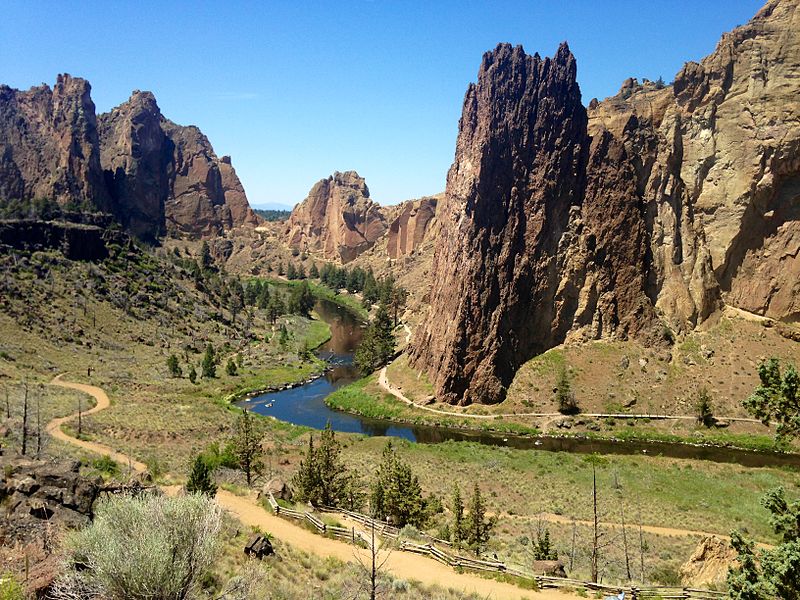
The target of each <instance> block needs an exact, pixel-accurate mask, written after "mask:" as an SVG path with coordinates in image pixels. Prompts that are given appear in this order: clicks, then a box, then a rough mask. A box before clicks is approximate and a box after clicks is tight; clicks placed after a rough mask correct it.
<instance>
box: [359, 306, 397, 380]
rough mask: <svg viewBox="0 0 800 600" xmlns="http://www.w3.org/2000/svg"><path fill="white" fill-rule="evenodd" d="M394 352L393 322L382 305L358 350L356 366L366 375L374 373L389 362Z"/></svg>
mask: <svg viewBox="0 0 800 600" xmlns="http://www.w3.org/2000/svg"><path fill="white" fill-rule="evenodd" d="M394 350H395V340H394V334H393V333H392V322H391V319H390V318H389V313H388V312H387V311H386V307H385V306H384V305H383V304H381V305H380V306H379V307H378V311H377V312H376V313H375V318H374V319H373V320H372V322H371V323H370V324H369V326H368V327H367V330H366V331H365V332H364V337H363V338H362V340H361V344H359V346H358V349H357V350H356V353H355V357H354V360H355V363H356V366H357V367H358V368H359V369H360V370H361V371H362V372H364V373H372V372H373V371H375V370H377V369H379V368H380V367H382V366H383V365H385V364H386V363H387V362H389V360H390V359H391V358H392V355H393V354H394Z"/></svg>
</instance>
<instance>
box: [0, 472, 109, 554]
mask: <svg viewBox="0 0 800 600" xmlns="http://www.w3.org/2000/svg"><path fill="white" fill-rule="evenodd" d="M0 466H2V469H3V471H2V473H3V479H2V480H0V500H1V502H0V512H2V514H3V519H0V522H2V527H0V537H3V538H7V539H12V540H30V539H35V538H37V537H41V535H43V531H44V529H46V528H47V527H50V526H53V525H56V526H63V527H67V528H70V529H75V528H79V527H82V526H84V525H86V524H87V523H88V522H89V521H90V520H91V518H92V516H93V512H92V508H93V505H94V501H95V500H96V499H97V497H98V495H99V494H100V484H101V483H102V481H101V480H100V479H87V478H86V477H83V476H81V475H80V474H79V472H78V471H79V468H80V463H78V462H58V463H50V462H45V461H36V460H29V459H25V458H11V457H0Z"/></svg>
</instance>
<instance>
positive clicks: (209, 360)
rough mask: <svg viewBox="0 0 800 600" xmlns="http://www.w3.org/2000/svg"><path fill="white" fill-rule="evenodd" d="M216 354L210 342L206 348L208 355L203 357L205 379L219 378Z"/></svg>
mask: <svg viewBox="0 0 800 600" xmlns="http://www.w3.org/2000/svg"><path fill="white" fill-rule="evenodd" d="M216 358H217V357H216V354H215V352H214V346H212V345H211V343H210V342H209V343H208V345H207V346H206V353H205V355H204V356H203V364H202V365H201V366H202V371H203V378H205V379H212V378H214V377H216V376H217V363H216Z"/></svg>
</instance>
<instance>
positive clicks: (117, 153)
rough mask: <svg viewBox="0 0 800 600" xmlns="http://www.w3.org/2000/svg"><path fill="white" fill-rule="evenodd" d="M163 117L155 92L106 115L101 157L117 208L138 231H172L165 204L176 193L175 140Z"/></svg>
mask: <svg viewBox="0 0 800 600" xmlns="http://www.w3.org/2000/svg"><path fill="white" fill-rule="evenodd" d="M162 120H163V117H162V116H161V111H160V110H159V108H158V104H157V103H156V99H155V97H154V96H153V94H151V93H150V92H138V91H136V92H134V93H133V94H132V95H131V97H130V100H128V101H127V102H125V103H124V104H121V105H120V106H118V107H116V108H115V109H113V110H112V111H111V112H109V113H105V114H102V115H100V117H99V128H100V143H101V152H100V159H101V163H102V166H103V169H104V171H105V175H106V181H107V183H108V186H109V189H110V192H111V195H112V197H113V198H114V200H115V202H114V210H115V212H116V214H117V216H118V218H119V219H120V221H121V222H122V224H123V225H124V226H125V227H126V228H127V229H128V230H129V231H130V232H131V233H133V234H134V235H136V236H138V237H144V238H156V237H158V236H161V235H164V234H165V233H166V224H165V219H164V205H165V204H166V202H167V199H168V198H169V196H170V179H171V177H170V176H171V172H172V168H171V167H172V155H173V144H172V141H171V140H170V139H169V138H167V136H166V135H165V134H164V131H163V129H162V128H161V122H162Z"/></svg>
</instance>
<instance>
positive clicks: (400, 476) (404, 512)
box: [370, 442, 426, 527]
mask: <svg viewBox="0 0 800 600" xmlns="http://www.w3.org/2000/svg"><path fill="white" fill-rule="evenodd" d="M370 509H371V511H372V514H373V515H374V516H375V518H378V519H387V520H390V521H392V523H393V524H394V525H395V526H397V527H403V526H405V525H414V526H415V527H422V526H423V525H424V523H425V519H426V514H425V501H424V500H423V498H422V487H421V486H420V484H419V479H418V478H417V476H416V475H414V473H413V472H412V471H411V467H410V466H409V465H408V464H407V463H406V462H404V461H402V460H401V459H400V458H399V457H398V456H397V453H396V452H395V450H394V447H393V446H392V443H391V442H387V444H386V447H385V448H384V449H383V455H382V458H381V463H380V465H379V466H378V471H377V473H376V474H375V481H374V483H373V485H372V490H371V493H370Z"/></svg>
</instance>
